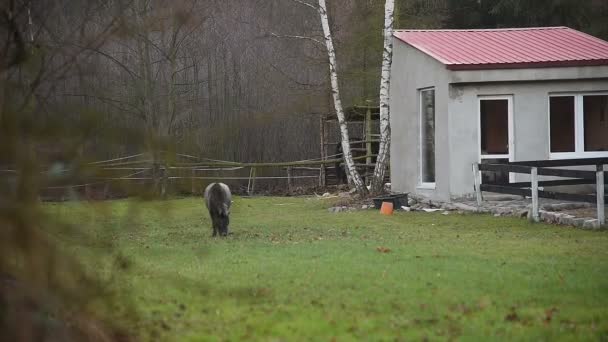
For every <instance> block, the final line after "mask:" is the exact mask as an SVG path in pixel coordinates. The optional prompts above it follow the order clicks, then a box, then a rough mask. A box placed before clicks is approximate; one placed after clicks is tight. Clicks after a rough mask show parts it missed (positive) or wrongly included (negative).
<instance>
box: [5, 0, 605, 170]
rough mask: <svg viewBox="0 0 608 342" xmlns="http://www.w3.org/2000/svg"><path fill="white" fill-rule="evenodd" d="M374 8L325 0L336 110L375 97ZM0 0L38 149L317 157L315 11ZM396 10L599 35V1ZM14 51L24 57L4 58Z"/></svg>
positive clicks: (377, 36) (162, 0) (247, 158)
mask: <svg viewBox="0 0 608 342" xmlns="http://www.w3.org/2000/svg"><path fill="white" fill-rule="evenodd" d="M383 5H384V2H383V1H379V0H332V1H329V3H328V6H329V16H330V21H331V25H332V29H333V34H334V39H335V41H336V49H337V54H338V63H339V70H338V72H339V75H340V82H341V86H342V97H343V99H342V101H343V102H344V104H345V107H348V106H352V105H356V104H364V103H365V101H366V100H370V101H371V102H372V103H377V101H378V100H377V98H378V87H379V73H380V62H381V53H382V35H381V31H382V22H383ZM2 6H4V7H5V9H4V13H5V15H4V17H3V20H2V24H1V25H0V26H1V28H0V30H1V31H0V36H3V37H7V39H2V40H0V42H2V43H1V44H2V46H1V51H3V54H4V56H3V57H2V63H3V64H4V67H3V68H2V78H3V82H2V86H1V87H2V89H1V91H0V93H1V95H0V105H1V106H2V108H3V112H4V113H6V112H12V113H16V114H15V117H18V120H16V121H19V122H20V123H19V124H18V126H19V130H21V131H20V132H19V133H18V134H19V136H20V137H22V138H23V139H27V137H28V136H31V135H36V136H38V137H43V138H44V139H38V138H37V139H34V140H36V146H35V150H36V151H37V152H42V155H44V156H45V157H44V158H48V159H49V160H71V159H73V158H74V157H75V155H77V156H79V157H83V156H84V157H86V158H88V159H89V160H100V159H107V158H114V157H121V156H125V155H129V154H135V153H139V152H141V151H142V150H146V149H148V150H149V149H150V148H152V149H154V148H158V147H161V148H163V149H169V150H174V151H178V152H180V153H187V154H191V155H195V156H200V157H205V158H213V159H221V160H233V161H240V162H253V161H257V162H276V161H289V160H301V159H308V158H318V157H319V154H320V151H319V150H320V146H319V128H318V127H319V115H327V114H331V113H332V111H333V110H332V108H333V106H332V103H331V98H330V93H329V80H328V72H327V55H326V51H325V48H324V45H322V44H318V43H317V42H315V40H318V41H322V35H321V26H320V23H319V18H318V15H317V13H316V12H314V11H312V10H311V9H310V8H308V7H306V6H303V5H302V4H300V3H298V2H296V1H293V0H198V1H197V0H171V1H169V0H133V1H128V0H113V1H96V0H89V1H68V0H53V1H50V0H41V1H33V0H32V1H28V0H12V1H8V2H5V4H4V5H2ZM395 17H396V18H395V19H396V24H395V28H396V29H405V28H413V29H423V28H496V27H520V26H548V25H566V26H570V27H573V28H576V29H580V30H583V31H585V32H588V33H590V34H593V35H596V36H598V37H602V38H608V22H607V21H606V18H607V17H608V2H607V1H604V0H583V1H580V0H579V1H573V0H535V1H527V0H400V1H397V2H396V16H395ZM16 34H18V35H19V36H17V35H16ZM19 41H20V42H19ZM19 44H22V47H19ZM21 50H23V51H21ZM13 58H17V59H22V60H23V63H20V64H19V65H17V67H10V68H9V67H8V64H9V63H10V61H11V60H12V59H13ZM7 118H8V116H6V115H5V119H4V120H3V121H2V123H3V126H4V127H5V128H6V127H7V125H8V123H7V122H8V121H10V120H8V119H7ZM13 121H15V120H13ZM50 131H53V133H52V134H51V133H50ZM45 140H46V141H45ZM0 155H4V154H0ZM9 159H10V158H9ZM0 162H2V161H1V160H0ZM5 162H9V161H8V160H5Z"/></svg>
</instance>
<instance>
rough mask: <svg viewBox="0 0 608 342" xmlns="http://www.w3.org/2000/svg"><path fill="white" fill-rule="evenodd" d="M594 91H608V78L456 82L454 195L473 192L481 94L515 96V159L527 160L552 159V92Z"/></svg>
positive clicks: (451, 109) (452, 95) (452, 129)
mask: <svg viewBox="0 0 608 342" xmlns="http://www.w3.org/2000/svg"><path fill="white" fill-rule="evenodd" d="M606 76H608V74H607V75H606ZM594 91H608V79H606V80H585V81H567V80H566V81H537V82H501V83H480V84H452V85H451V86H450V100H449V118H450V153H451V155H452V162H451V173H450V195H451V196H452V197H458V196H462V195H465V194H470V193H472V192H473V176H472V173H471V166H472V164H473V163H475V162H477V161H478V158H479V128H478V120H479V119H478V116H479V113H478V110H479V109H478V98H479V96H486V95H512V96H513V126H514V132H513V133H514V161H526V160H542V159H549V94H551V93H564V92H572V93H577V92H594ZM606 134H608V132H606ZM524 179H525V177H524V178H523V179H522V177H520V179H517V180H524Z"/></svg>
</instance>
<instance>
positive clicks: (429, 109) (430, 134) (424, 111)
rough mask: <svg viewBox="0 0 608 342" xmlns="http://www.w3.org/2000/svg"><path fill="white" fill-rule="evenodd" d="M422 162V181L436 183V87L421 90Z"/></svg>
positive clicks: (423, 182)
mask: <svg viewBox="0 0 608 342" xmlns="http://www.w3.org/2000/svg"><path fill="white" fill-rule="evenodd" d="M420 164H421V167H420V175H421V183H422V184H433V183H435V89H426V90H422V91H420Z"/></svg>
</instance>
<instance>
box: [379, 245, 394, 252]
mask: <svg viewBox="0 0 608 342" xmlns="http://www.w3.org/2000/svg"><path fill="white" fill-rule="evenodd" d="M376 250H377V251H378V252H380V253H390V252H391V249H390V248H387V247H382V246H378V247H376Z"/></svg>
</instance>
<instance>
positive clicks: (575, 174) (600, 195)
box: [473, 158, 608, 225]
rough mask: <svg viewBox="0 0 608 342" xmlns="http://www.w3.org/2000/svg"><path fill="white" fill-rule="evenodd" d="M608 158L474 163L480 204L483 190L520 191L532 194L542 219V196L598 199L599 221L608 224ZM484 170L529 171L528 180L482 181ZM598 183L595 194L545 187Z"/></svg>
mask: <svg viewBox="0 0 608 342" xmlns="http://www.w3.org/2000/svg"><path fill="white" fill-rule="evenodd" d="M606 164H608V158H587V159H564V160H537V161H526V162H511V163H502V164H481V163H475V164H474V165H473V176H474V180H475V193H476V199H477V205H478V206H481V204H482V200H483V198H482V191H487V192H495V193H501V194H510V195H519V196H525V197H531V198H532V219H533V220H534V221H537V222H538V221H539V220H540V214H539V199H540V198H547V199H558V200H565V201H574V202H587V203H595V204H596V206H597V219H598V221H599V222H600V225H605V224H606V217H605V203H606V200H608V197H606V194H605V184H606V181H607V180H608V177H607V173H606V168H605V165H606ZM573 166H574V167H580V166H586V167H594V168H595V170H594V171H588V170H572V169H564V167H573ZM482 172H509V173H516V174H527V175H530V181H529V182H513V183H511V182H509V183H506V184H481V180H482V177H481V174H482ZM540 176H552V177H560V178H567V179H559V180H540V179H539V177H540ZM592 184H593V185H595V192H596V193H595V195H588V194H576V193H565V192H557V191H548V190H544V187H552V186H573V185H592Z"/></svg>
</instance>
